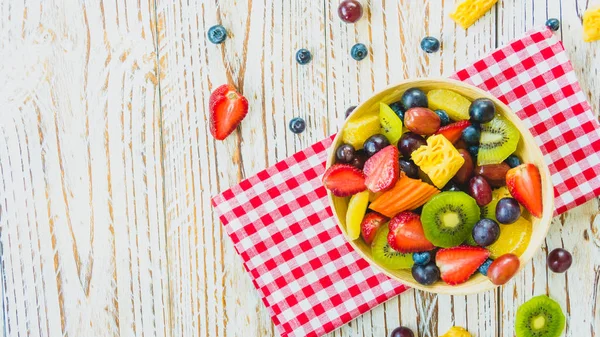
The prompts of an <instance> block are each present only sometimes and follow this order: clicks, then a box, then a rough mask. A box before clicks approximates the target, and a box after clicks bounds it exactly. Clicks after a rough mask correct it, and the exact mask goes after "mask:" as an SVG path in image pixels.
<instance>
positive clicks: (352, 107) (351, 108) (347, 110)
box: [346, 105, 356, 118]
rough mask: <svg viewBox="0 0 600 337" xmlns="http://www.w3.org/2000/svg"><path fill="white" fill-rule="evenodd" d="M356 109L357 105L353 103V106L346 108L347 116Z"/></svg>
mask: <svg viewBox="0 0 600 337" xmlns="http://www.w3.org/2000/svg"><path fill="white" fill-rule="evenodd" d="M354 109H356V105H353V106H351V107H349V108H348V109H346V118H348V117H349V116H350V114H351V113H352V111H354Z"/></svg>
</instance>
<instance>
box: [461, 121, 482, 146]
mask: <svg viewBox="0 0 600 337" xmlns="http://www.w3.org/2000/svg"><path fill="white" fill-rule="evenodd" d="M480 138H481V130H480V129H479V127H478V126H475V125H469V126H467V127H466V128H465V129H464V130H463V131H462V139H463V140H464V141H465V142H466V143H467V144H469V145H477V144H479V139H480Z"/></svg>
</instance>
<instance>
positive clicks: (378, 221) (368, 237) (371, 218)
mask: <svg viewBox="0 0 600 337" xmlns="http://www.w3.org/2000/svg"><path fill="white" fill-rule="evenodd" d="M387 220H388V218H386V217H385V216H383V215H381V214H379V213H377V212H371V213H367V215H365V217H364V219H363V221H362V223H361V224H360V233H361V234H362V237H363V240H365V242H366V243H367V244H369V245H370V244H371V242H373V239H374V238H375V234H376V233H377V230H378V229H379V227H381V225H382V224H384V223H385V222H386V221H387Z"/></svg>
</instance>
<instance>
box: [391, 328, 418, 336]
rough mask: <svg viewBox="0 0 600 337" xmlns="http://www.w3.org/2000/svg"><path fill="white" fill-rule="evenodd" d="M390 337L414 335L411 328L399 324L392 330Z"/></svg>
mask: <svg viewBox="0 0 600 337" xmlns="http://www.w3.org/2000/svg"><path fill="white" fill-rule="evenodd" d="M390 337H415V334H414V333H413V332H412V330H411V329H409V328H407V327H405V326H399V327H397V328H396V329H394V330H393V331H392V334H391V335H390Z"/></svg>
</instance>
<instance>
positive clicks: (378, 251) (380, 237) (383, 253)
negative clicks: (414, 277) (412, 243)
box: [371, 224, 414, 269]
mask: <svg viewBox="0 0 600 337" xmlns="http://www.w3.org/2000/svg"><path fill="white" fill-rule="evenodd" d="M389 232H390V229H389V228H388V224H385V225H383V226H381V228H379V230H377V234H375V239H373V243H371V254H372V255H373V260H375V262H376V263H378V264H380V265H381V266H383V267H385V268H388V269H410V268H412V266H413V264H414V262H413V259H412V254H410V253H409V254H402V253H400V252H397V251H395V250H393V249H392V247H390V245H389V244H388V241H387V237H388V233H389Z"/></svg>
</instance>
